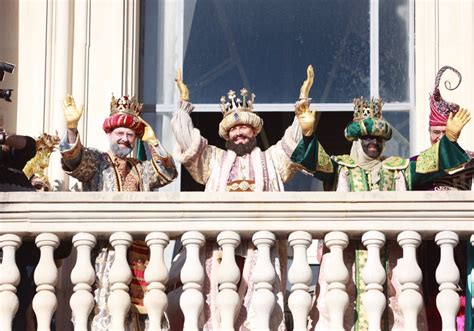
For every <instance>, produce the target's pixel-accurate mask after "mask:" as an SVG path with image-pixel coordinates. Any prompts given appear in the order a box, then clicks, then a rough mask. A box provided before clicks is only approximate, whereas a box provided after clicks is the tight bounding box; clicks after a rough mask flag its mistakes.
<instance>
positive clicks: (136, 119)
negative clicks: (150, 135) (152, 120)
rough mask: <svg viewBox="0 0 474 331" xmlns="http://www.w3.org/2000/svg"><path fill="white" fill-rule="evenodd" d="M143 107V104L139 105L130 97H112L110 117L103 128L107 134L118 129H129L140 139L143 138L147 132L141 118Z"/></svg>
mask: <svg viewBox="0 0 474 331" xmlns="http://www.w3.org/2000/svg"><path fill="white" fill-rule="evenodd" d="M142 107H143V104H141V103H138V102H137V100H136V98H135V97H133V98H131V99H129V97H128V96H123V97H121V98H119V99H115V97H114V96H112V101H111V103H110V116H109V117H107V118H106V119H105V121H104V124H103V125H102V128H103V129H104V131H105V132H106V133H110V132H112V131H114V130H115V129H116V128H128V129H131V130H133V131H135V134H136V135H137V136H138V137H142V136H143V133H144V131H145V124H144V123H143V122H142V120H141V118H140V112H141V109H142Z"/></svg>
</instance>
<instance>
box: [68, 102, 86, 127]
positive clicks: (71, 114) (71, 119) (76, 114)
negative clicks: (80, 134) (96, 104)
mask: <svg viewBox="0 0 474 331" xmlns="http://www.w3.org/2000/svg"><path fill="white" fill-rule="evenodd" d="M63 112H64V118H65V119H66V123H67V127H68V129H75V128H77V123H78V122H79V120H80V119H81V116H82V113H83V112H84V105H82V106H81V108H80V109H78V108H77V107H76V102H75V101H74V98H73V97H72V96H71V95H66V97H65V98H64V100H63Z"/></svg>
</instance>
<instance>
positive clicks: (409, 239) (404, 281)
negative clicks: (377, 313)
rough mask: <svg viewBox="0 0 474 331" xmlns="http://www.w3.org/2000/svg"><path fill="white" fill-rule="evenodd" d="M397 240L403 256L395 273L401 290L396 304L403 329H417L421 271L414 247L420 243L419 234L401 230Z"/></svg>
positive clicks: (420, 305) (421, 299) (420, 300)
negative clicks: (399, 311)
mask: <svg viewBox="0 0 474 331" xmlns="http://www.w3.org/2000/svg"><path fill="white" fill-rule="evenodd" d="M397 241H398V244H399V245H400V246H401V247H402V249H403V258H402V259H400V260H399V262H398V268H397V269H398V271H397V273H396V277H397V278H398V281H399V283H400V284H401V290H402V293H401V294H400V296H399V298H398V305H399V306H400V309H401V311H402V314H403V317H404V321H405V329H406V330H417V318H418V314H419V313H420V311H421V309H422V307H423V298H422V296H421V293H420V284H421V280H422V273H421V269H420V267H419V266H418V263H417V261H416V248H417V247H418V246H419V245H420V243H421V236H420V234H419V233H418V232H415V231H403V232H401V233H400V234H399V235H398V237H397Z"/></svg>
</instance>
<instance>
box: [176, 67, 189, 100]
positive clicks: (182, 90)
mask: <svg viewBox="0 0 474 331" xmlns="http://www.w3.org/2000/svg"><path fill="white" fill-rule="evenodd" d="M175 81H176V85H178V89H179V94H180V98H181V100H184V101H189V90H188V87H187V86H186V84H184V82H183V75H182V73H181V69H178V72H177V73H176V79H175Z"/></svg>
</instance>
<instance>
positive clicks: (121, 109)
mask: <svg viewBox="0 0 474 331" xmlns="http://www.w3.org/2000/svg"><path fill="white" fill-rule="evenodd" d="M142 108H143V103H139V102H138V101H137V98H136V97H132V98H129V97H128V95H125V96H123V97H120V98H118V99H116V98H115V97H114V96H113V95H112V101H110V115H114V114H129V115H133V116H140V113H141V111H142Z"/></svg>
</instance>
